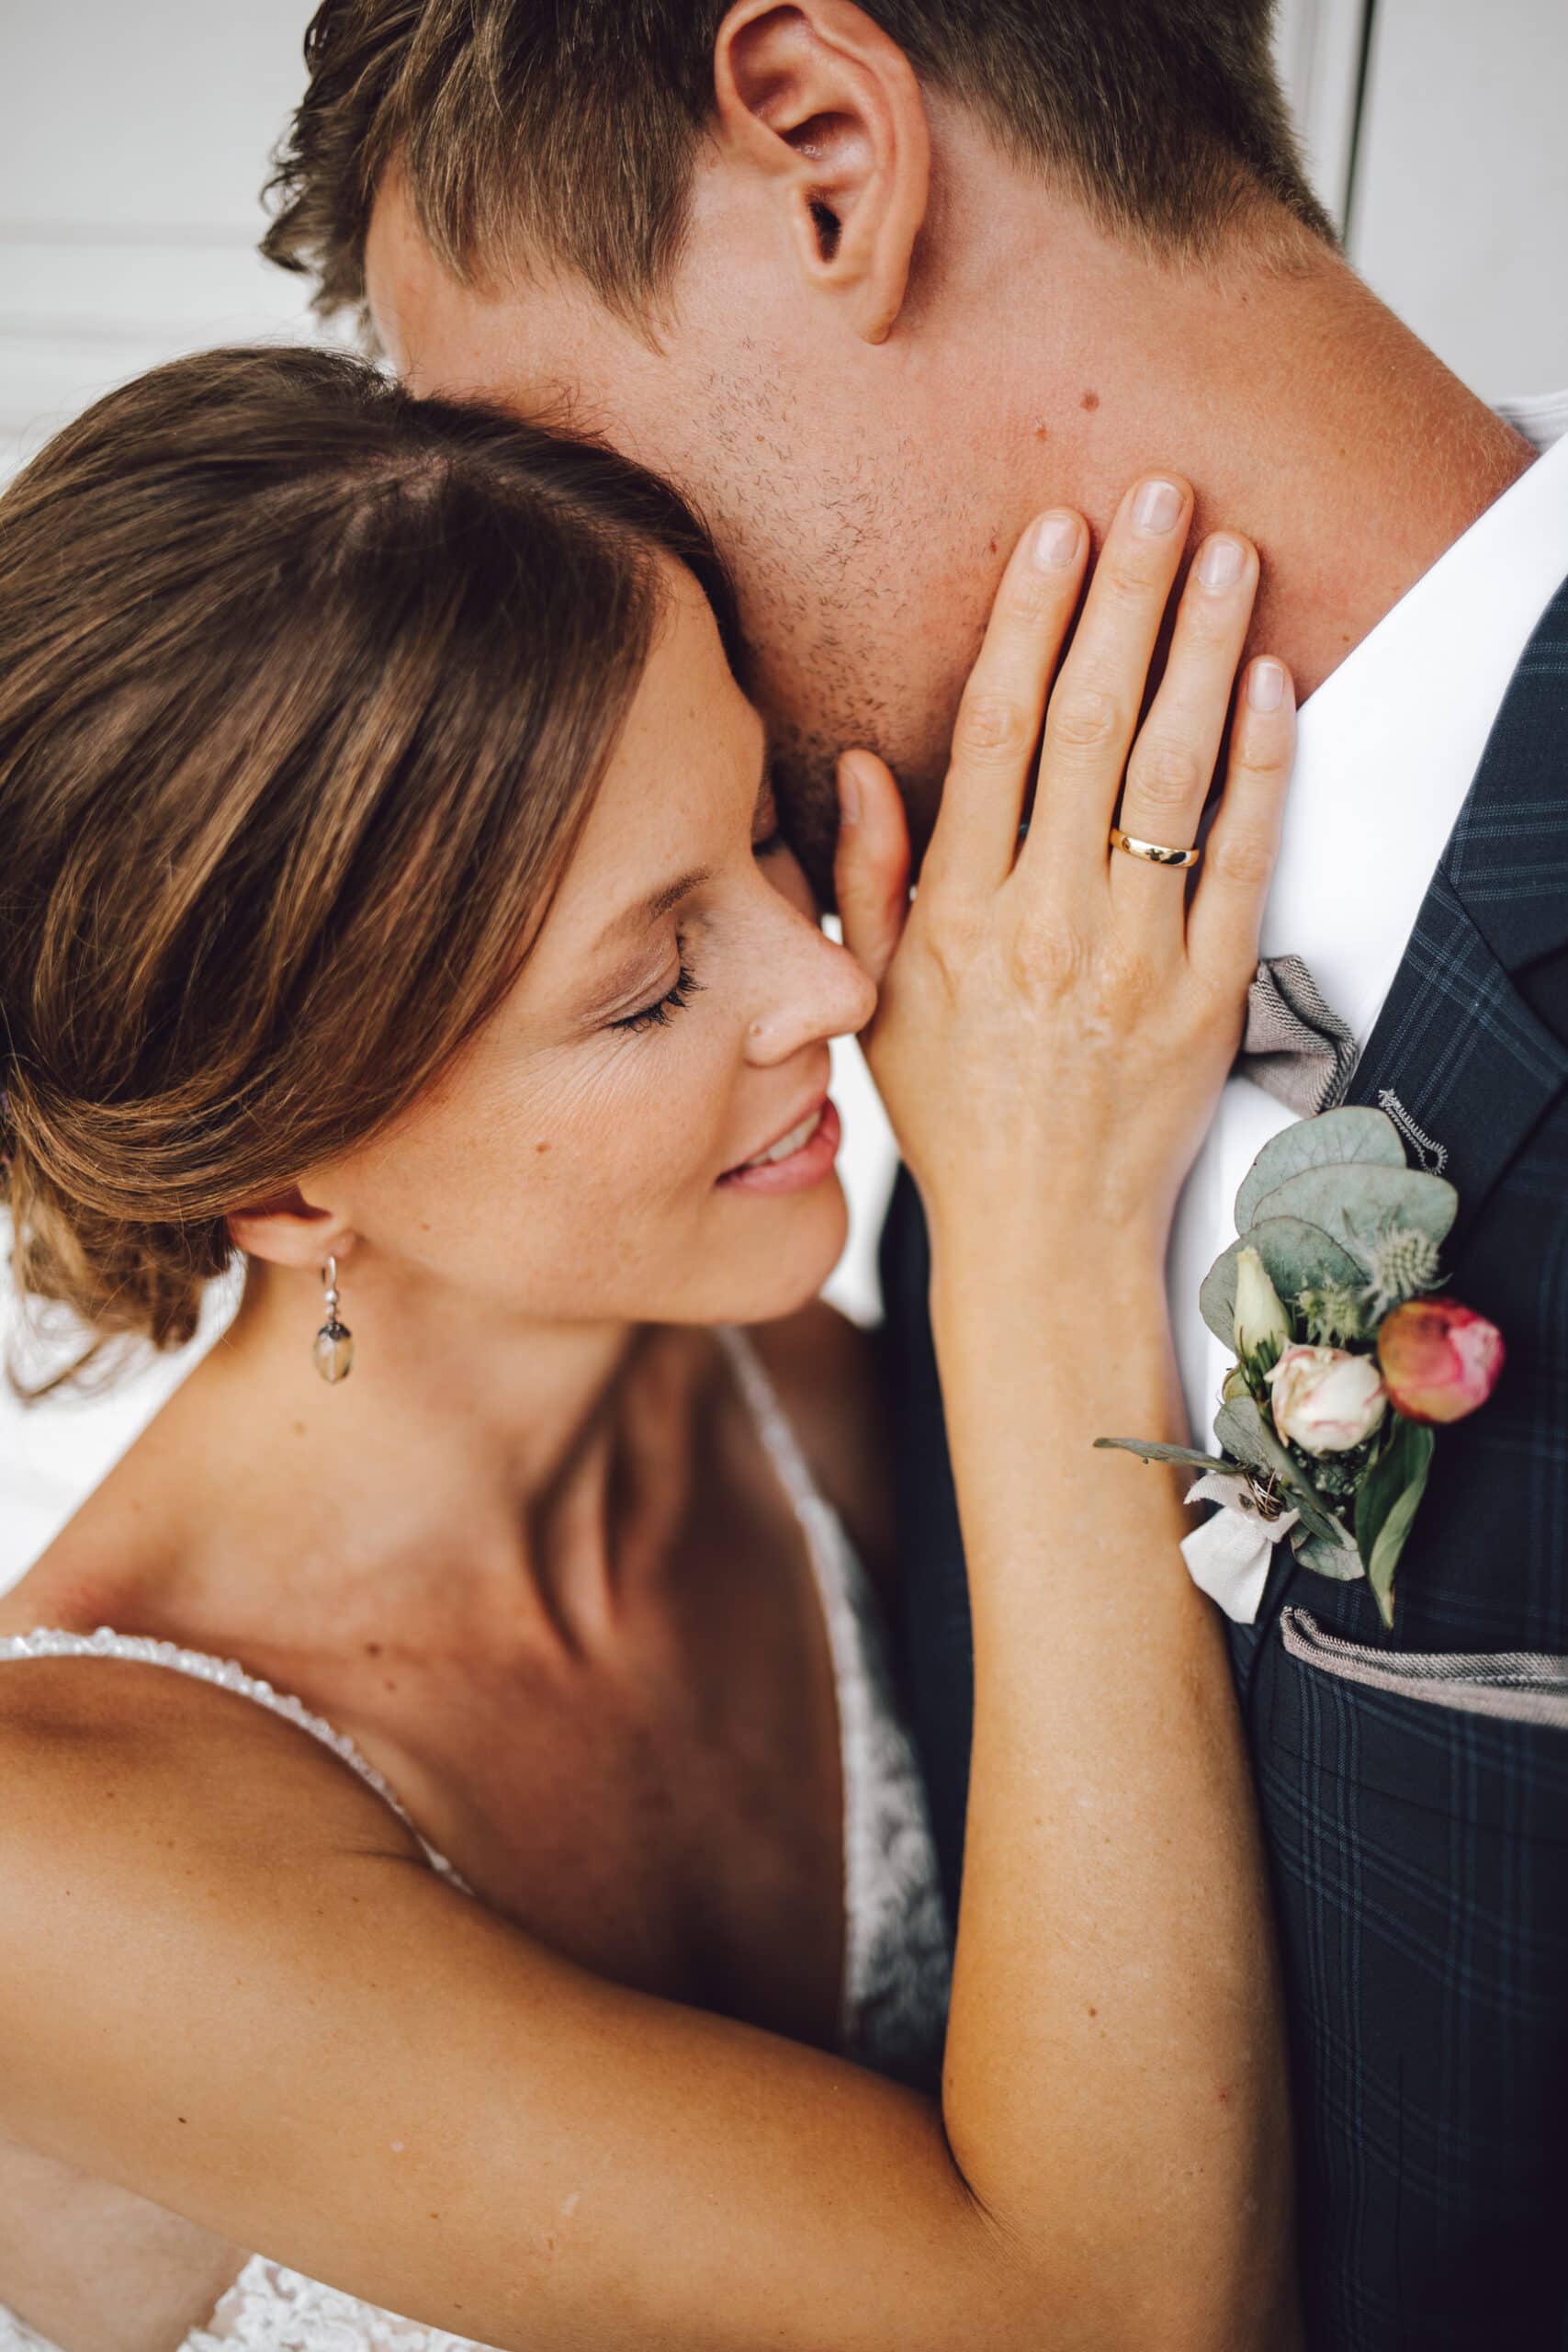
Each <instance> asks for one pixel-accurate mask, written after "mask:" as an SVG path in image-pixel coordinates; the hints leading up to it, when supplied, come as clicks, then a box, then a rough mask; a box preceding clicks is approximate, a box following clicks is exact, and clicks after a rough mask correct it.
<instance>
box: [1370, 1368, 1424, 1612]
mask: <svg viewBox="0 0 1568 2352" xmlns="http://www.w3.org/2000/svg"><path fill="white" fill-rule="evenodd" d="M1435 1444H1436V1441H1435V1439H1434V1438H1433V1435H1432V1432H1431V1430H1428V1429H1423V1428H1421V1427H1420V1426H1419V1424H1418V1423H1416V1422H1415V1421H1407V1420H1404V1419H1402V1418H1401V1417H1399V1416H1397V1415H1396V1416H1395V1418H1394V1422H1393V1436H1392V1437H1391V1438H1390V1440H1389V1442H1388V1443H1387V1445H1385V1446H1384V1448H1383V1450H1382V1453H1381V1454H1380V1455H1379V1456H1378V1458H1377V1460H1376V1461H1375V1462H1374V1463H1373V1464H1372V1466H1371V1469H1370V1470H1369V1471H1368V1473H1367V1476H1366V1477H1365V1479H1364V1480H1363V1481H1362V1484H1361V1491H1360V1493H1359V1495H1358V1497H1357V1498H1356V1542H1357V1545H1358V1548H1359V1551H1360V1553H1361V1556H1362V1557H1363V1559H1364V1560H1365V1561H1366V1564H1367V1579H1368V1582H1369V1583H1370V1584H1371V1588H1372V1595H1373V1598H1374V1599H1375V1600H1376V1601H1377V1604H1378V1613H1379V1615H1380V1616H1381V1617H1382V1621H1383V1623H1384V1624H1385V1625H1392V1624H1393V1572H1394V1570H1395V1568H1396V1567H1397V1566H1399V1555H1400V1554H1401V1552H1403V1551H1404V1544H1405V1539H1406V1537H1407V1536H1408V1535H1409V1533H1410V1530H1411V1527H1412V1525H1413V1524H1414V1522H1415V1519H1416V1511H1417V1510H1418V1509H1419V1508H1420V1503H1421V1498H1422V1496H1423V1495H1424V1494H1425V1493H1426V1491H1427V1476H1428V1475H1429V1473H1430V1471H1431V1467H1432V1454H1433V1451H1434V1447H1435Z"/></svg>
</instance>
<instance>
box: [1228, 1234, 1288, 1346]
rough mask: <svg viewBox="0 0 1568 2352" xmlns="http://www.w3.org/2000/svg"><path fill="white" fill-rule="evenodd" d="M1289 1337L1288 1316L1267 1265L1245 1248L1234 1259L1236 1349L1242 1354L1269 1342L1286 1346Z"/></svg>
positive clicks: (1253, 1252)
mask: <svg viewBox="0 0 1568 2352" xmlns="http://www.w3.org/2000/svg"><path fill="white" fill-rule="evenodd" d="M1290 1341H1291V1324H1290V1317H1288V1316H1287V1315H1286V1313H1285V1310H1284V1308H1283V1307H1282V1306H1280V1294H1279V1292H1278V1291H1277V1290H1276V1289H1275V1287H1274V1285H1273V1283H1271V1282H1270V1281H1269V1269H1268V1267H1267V1266H1266V1265H1265V1264H1264V1262H1263V1261H1262V1259H1261V1258H1260V1257H1259V1256H1258V1252H1257V1250H1243V1251H1242V1253H1241V1255H1240V1257H1239V1258H1238V1259H1237V1260H1236V1261H1235V1351H1236V1353H1237V1355H1238V1356H1241V1357H1243V1358H1245V1357H1247V1356H1251V1355H1256V1354H1257V1353H1258V1351H1259V1350H1260V1349H1262V1348H1266V1347H1268V1346H1269V1345H1270V1344H1272V1345H1273V1346H1274V1347H1275V1348H1285V1347H1289V1345H1290Z"/></svg>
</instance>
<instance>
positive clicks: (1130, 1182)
mask: <svg viewBox="0 0 1568 2352" xmlns="http://www.w3.org/2000/svg"><path fill="white" fill-rule="evenodd" d="M1191 513H1192V494H1191V492H1190V490H1189V489H1188V488H1187V487H1186V485H1185V484H1182V485H1177V484H1175V483H1172V482H1169V481H1163V480H1159V479H1154V480H1150V481H1144V482H1140V483H1138V484H1136V485H1135V486H1134V488H1133V489H1132V490H1131V491H1129V492H1128V493H1127V495H1126V497H1125V498H1124V499H1123V500H1122V505H1121V508H1120V510H1119V511H1118V513H1117V515H1116V518H1115V521H1114V522H1113V523H1112V525H1111V529H1110V532H1109V533H1108V535H1107V537H1106V541H1105V546H1104V549H1103V551H1102V553H1101V555H1100V561H1099V563H1098V565H1097V566H1096V568H1095V572H1094V579H1093V582H1092V584H1091V586H1090V588H1089V595H1088V598H1087V600H1086V602H1085V605H1084V610H1083V615H1082V618H1081V619H1080V621H1079V623H1078V627H1077V634H1076V636H1075V637H1074V639H1073V644H1072V649H1071V650H1070V652H1069V653H1068V654H1067V656H1066V660H1065V661H1062V660H1061V654H1062V648H1063V645H1064V643H1065V641H1066V636H1067V632H1068V628H1069V626H1070V624H1071V622H1072V618H1073V615H1074V613H1075V611H1076V609H1077V602H1078V594H1079V590H1080V586H1081V583H1082V581H1083V575H1084V569H1085V564H1086V561H1087V559H1088V553H1089V533H1088V530H1087V528H1086V526H1085V525H1084V522H1083V520H1082V518H1081V516H1079V515H1073V514H1069V513H1064V512H1060V511H1056V512H1053V513H1050V514H1047V515H1043V516H1041V517H1040V518H1039V519H1038V520H1037V521H1036V522H1034V523H1033V524H1032V525H1031V526H1030V528H1029V529H1028V530H1027V531H1026V532H1025V534H1024V536H1023V538H1022V539H1021V542H1020V544H1019V546H1018V548H1016V549H1015V551H1014V553H1013V556H1012V558H1011V560H1010V563H1009V565H1008V568H1007V571H1006V574H1005V575H1004V577H1003V580H1002V583H1001V587H1000V590H999V591H998V596H997V601H996V605H995V608H994V610H993V612H992V615H991V619H990V624H989V627H988V628H987V633H986V639H985V643H984V645H983V647H982V649H981V652H980V657H979V660H978V661H977V662H976V666H975V670H974V673H973V674H972V676H971V677H970V680H969V684H968V686H967V688H966V690H965V693H964V700H963V704H962V707H961V708H960V711H959V715H958V722H957V727H956V730H955V734H954V740H953V763H952V765H951V767H950V769H949V771H948V775H947V781H946V786H945V788H944V790H943V794H942V807H941V810H940V813H939V815H938V818H937V822H936V828H935V831H934V832H933V834H932V837H931V847H930V850H929V851H928V853H927V855H926V859H925V863H924V865H923V867H922V869H921V873H920V877H919V892H918V895H917V896H916V897H915V898H914V899H913V901H912V902H911V900H910V899H909V895H908V833H907V830H906V826H905V821H904V812H903V809H902V806H901V804H900V802H899V798H898V794H897V786H895V784H894V780H893V778H892V776H891V775H890V774H889V772H888V770H887V769H886V766H885V765H884V764H883V763H882V762H881V761H880V760H879V759H877V758H875V757H874V755H873V754H872V753H870V752H848V753H846V754H845V756H844V758H843V760H842V762H841V763H840V801H841V809H842V816H843V824H842V828H841V831H840V846H839V853H838V865H837V883H838V898H839V907H840V915H841V919H842V922H843V929H844V939H845V942H846V944H847V945H849V947H850V948H851V949H852V952H853V953H854V954H855V955H856V956H858V957H859V958H860V960H861V962H862V963H863V965H864V966H865V967H866V969H867V970H868V971H869V972H870V973H871V975H872V977H873V978H874V979H875V980H876V981H877V982H878V983H879V986H880V988H881V991H882V995H881V1001H880V1004H879V1006H878V1010H877V1012H876V1015H875V1018H874V1021H873V1023H872V1024H871V1027H870V1028H869V1030H868V1031H867V1032H866V1034H865V1037H864V1040H863V1043H864V1045H865V1047H866V1050H867V1053H868V1056H869V1057H870V1061H871V1067H872V1070H873V1073H874V1076H875V1078H876V1080H877V1083H878V1086H879V1087H880V1089H881V1091H882V1093H883V1097H884V1099H885V1101H886V1104H887V1108H888V1113H889V1115H890V1116H891V1118H892V1121H893V1124H894V1126H895V1128H896V1129H897V1135H898V1140H899V1143H900V1146H901V1148H902V1149H903V1152H904V1156H905V1159H906V1160H907V1161H908V1164H909V1166H910V1168H911V1169H912V1170H913V1172H914V1174H915V1177H916V1179H917V1181H918V1182H919V1186H920V1190H921V1193H922V1195H923V1196H924V1199H925V1203H926V1207H927V1211H928V1214H929V1215H930V1216H931V1221H932V1227H933V1234H934V1236H935V1238H936V1240H937V1243H938V1246H939V1248H940V1247H941V1245H942V1238H943V1236H944V1233H946V1232H947V1231H949V1230H951V1229H953V1228H954V1227H957V1228H959V1229H962V1230H965V1231H967V1230H969V1229H971V1228H975V1227H978V1226H980V1225H981V1224H982V1222H983V1223H984V1225H985V1226H986V1227H989V1228H990V1229H992V1230H993V1231H994V1230H995V1227H996V1220H997V1219H998V1217H1001V1218H1003V1219H1004V1221H1006V1220H1010V1219H1012V1218H1014V1217H1015V1216H1017V1215H1018V1214H1022V1215H1024V1216H1027V1217H1029V1218H1031V1219H1032V1220H1033V1222H1034V1224H1035V1225H1036V1226H1039V1227H1041V1230H1042V1233H1043V1238H1046V1239H1047V1240H1048V1241H1049V1242H1051V1243H1052V1244H1056V1243H1060V1244H1063V1245H1066V1244H1068V1243H1070V1242H1071V1241H1073V1240H1074V1238H1076V1237H1077V1236H1078V1235H1080V1234H1085V1233H1088V1232H1090V1231H1094V1232H1099V1233H1101V1234H1104V1233H1107V1232H1113V1233H1116V1234H1119V1235H1121V1236H1122V1237H1123V1238H1124V1237H1125V1236H1126V1234H1127V1233H1128V1230H1129V1228H1131V1229H1132V1230H1133V1231H1134V1232H1135V1233H1137V1234H1138V1235H1139V1236H1140V1237H1141V1238H1143V1239H1144V1240H1145V1241H1146V1242H1147V1243H1148V1244H1149V1245H1150V1247H1151V1248H1153V1249H1155V1250H1163V1248H1164V1244H1165V1239H1166V1236H1167V1231H1168V1224H1169V1219H1170V1215H1171V1211H1172V1208H1173V1206H1174V1203H1175V1200H1176V1196H1177V1193H1178V1191H1179V1187H1180V1184H1181V1182H1182V1179H1183V1177H1184V1176H1185V1175H1186V1172H1187V1170H1188V1168H1189V1166H1190V1162H1191V1159H1192V1157H1193V1155H1194V1153H1195V1151H1196V1149H1197V1147H1198V1144H1199V1142H1200V1141H1201V1136H1202V1134H1203V1130H1204V1126H1205V1125H1206V1123H1207V1121H1208V1118H1209V1116H1210V1114H1211V1112H1212V1110H1213V1103H1214V1101H1215V1098H1216V1096H1217V1095H1218V1093H1219V1091H1220V1088H1221V1086H1222V1085H1223V1084H1224V1078H1225V1074H1226V1072H1227V1071H1228V1069H1230V1066H1231V1063H1232V1061H1233V1059H1234V1057H1235V1051H1236V1046H1237V1045H1238V1043H1239V1040H1240V1036H1241V1032H1242V1026H1243V1016H1244V1009H1245V1003H1246V996H1247V986H1248V983H1249V982H1250V980H1251V979H1252V977H1253V974H1254V971H1255V970H1256V968H1257V960H1258V923H1259V920H1260V918H1261V914H1262V909H1263V900H1264V897H1265V894H1266V891H1267V888H1268V885H1269V877H1270V876H1271V874H1272V871H1273V865H1274V858H1275V853H1276V848H1277V844H1278V839H1279V830H1280V813H1281V809H1282V806H1283V798H1284V788H1285V784H1286V780H1287V777H1288V775H1289V773H1290V768H1291V763H1292V755H1293V751H1294V737H1295V718H1294V703H1293V697H1292V690H1291V680H1290V677H1289V673H1287V672H1286V670H1285V668H1284V667H1283V665H1282V664H1281V663H1280V662H1277V661H1273V660H1270V659H1262V660H1258V661H1254V662H1251V663H1250V664H1249V665H1248V667H1247V673H1246V675H1245V678H1244V680H1243V683H1242V689H1241V693H1240V695H1239V697H1238V699H1237V707H1236V715H1235V726H1234V729H1233V731H1232V738H1231V747H1230V754H1229V762H1228V767H1227V771H1226V778H1225V787H1224V796H1223V798H1222V800H1221V803H1220V808H1219V813H1218V816H1217V819H1216V820H1215V822H1214V825H1213V831H1212V832H1211V834H1210V836H1209V840H1208V843H1207V847H1206V850H1205V852H1204V855H1203V861H1202V864H1201V866H1200V867H1199V869H1198V875H1197V887H1196V888H1195V889H1194V890H1191V891H1189V888H1188V882H1189V876H1188V874H1187V873H1186V872H1184V871H1182V870H1181V869H1179V868H1176V867H1172V866H1169V865H1155V864H1151V863H1148V862H1145V861H1144V860H1141V859H1139V858H1136V857H1134V856H1131V855H1129V854H1126V853H1124V852H1122V851H1120V850H1116V849H1113V848H1112V847H1111V826H1112V824H1113V823H1120V825H1121V826H1122V829H1123V830H1124V831H1126V832H1127V833H1128V834H1130V835H1131V836H1133V837H1134V839H1137V840H1141V841H1145V842H1157V843H1160V844H1162V845H1168V846H1169V847H1172V848H1176V849H1185V848H1187V847H1188V846H1189V845H1190V844H1191V843H1192V842H1193V841H1194V840H1195V838H1196V836H1197V832H1198V827H1199V820H1200V819H1201V815H1202V811H1203V806H1204V802H1205V799H1206V797H1207V796H1208V792H1209V787H1210V783H1211V779H1212V778H1213V775H1214V771H1215V767H1216V763H1217V762H1218V759H1219V754H1220V748H1221V741H1222V738H1223V736H1224V728H1225V721H1226V717H1227V714H1228V712H1229V709H1230V705H1231V696H1232V690H1233V687H1234V686H1235V679H1236V670H1237V665H1238V664H1239V662H1240V661H1241V656H1242V649H1243V646H1244V644H1245V642H1246V639H1247V628H1248V625H1249V623H1250V620H1251V616H1252V607H1253V603H1254V599H1255V597H1256V595H1257V591H1258V556H1257V551H1256V549H1255V548H1253V547H1252V546H1251V545H1250V543H1249V542H1248V541H1247V540H1246V539H1244V538H1240V537H1236V536H1235V534H1232V533H1229V532H1223V533H1216V534H1215V535H1214V536H1213V537H1210V538H1208V539H1206V540H1205V541H1204V543H1203V545H1202V547H1201V548H1200V550H1199V553H1198V557H1197V560H1196V561H1195V562H1194V564H1193V566H1192V569H1191V572H1190V576H1189V578H1188V581H1187V583H1186V587H1185V589H1184V591H1183V593H1182V596H1181V600H1180V605H1179V610H1178V613H1177V618H1176V627H1175V633H1174V637H1173V639H1172V642H1171V649H1170V654H1169V659H1168V662H1167V665H1166V671H1165V675H1164V677H1163V679H1162V681H1161V683H1160V686H1159V690H1158V692H1157V694H1156V695H1155V698H1154V702H1153V704H1152V706H1151V707H1150V709H1149V712H1148V715H1147V717H1146V718H1145V720H1144V722H1143V724H1142V726H1140V725H1139V723H1138V714H1139V711H1140V709H1141V708H1142V707H1143V702H1144V697H1145V688H1146V683H1147V678H1148V673H1149V666H1150V662H1151V660H1152V658H1153V655H1154V651H1155V647H1156V639H1158V637H1159V633H1160V628H1161V625H1162V622H1163V619H1164V616H1165V613H1166V609H1167V606H1168V602H1169V598H1170V594H1171V590H1172V587H1173V585H1174V582H1175V580H1176V575H1177V571H1178V567H1179V563H1180V560H1181V556H1182V552H1183V549H1184V548H1185V545H1186V540H1187V532H1188V526H1189V524H1190V518H1191ZM1058 663H1060V668H1059V672H1058ZM1053 677H1055V685H1054V686H1053V684H1052V681H1053ZM1042 721H1043V726H1044V739H1043V751H1042V752H1041V753H1040V756H1039V761H1038V766H1036V759H1035V748H1036V744H1037V742H1038V741H1039V740H1040V733H1041V726H1042ZM1032 781H1033V786H1034V790H1033V801H1032V809H1030V808H1028V802H1029V793H1030V786H1031V782H1032ZM1118 802H1120V804H1121V808H1120V815H1118ZM1026 809H1027V810H1028V815H1029V825H1028V831H1027V835H1026V837H1025V839H1024V840H1023V841H1022V842H1020V840H1019V827H1020V820H1021V819H1022V818H1023V816H1024V815H1025V813H1026ZM1008 1238H1009V1239H1010V1241H1013V1242H1016V1240H1017V1239H1018V1238H1019V1237H1018V1235H1017V1232H1016V1230H1015V1229H1014V1227H1013V1226H1012V1225H1009V1227H1008Z"/></svg>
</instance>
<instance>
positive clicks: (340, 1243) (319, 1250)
mask: <svg viewBox="0 0 1568 2352" xmlns="http://www.w3.org/2000/svg"><path fill="white" fill-rule="evenodd" d="M225 1222H226V1224H227V1225H228V1227H229V1238H230V1240H231V1242H232V1243H233V1244H234V1247H235V1249H236V1250H243V1251H244V1253H245V1255H246V1257H247V1258H265V1260H266V1261H267V1262H268V1263H269V1264H270V1265H274V1266H324V1265H325V1264H326V1262H327V1260H328V1259H329V1258H346V1257H347V1255H348V1253H349V1251H350V1250H352V1248H353V1247H354V1238H355V1237H354V1229H353V1227H351V1226H350V1225H349V1224H348V1223H347V1222H346V1220H345V1219H344V1218H343V1217H341V1216H337V1215H335V1214H334V1212H333V1210H331V1209H317V1208H312V1207H311V1206H310V1202H309V1201H308V1200H307V1199H306V1198H305V1195H304V1193H301V1192H300V1190H299V1187H298V1185H290V1186H289V1187H288V1190H287V1191H285V1192H282V1193H275V1194H274V1195H273V1196H272V1197H271V1198H270V1199H269V1200H265V1201H254V1202H252V1203H251V1204H250V1205H249V1206H248V1207H246V1208H243V1209H231V1210H230V1212H229V1215H228V1217H227V1218H226V1219H225Z"/></svg>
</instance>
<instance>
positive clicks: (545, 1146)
mask: <svg viewBox="0 0 1568 2352" xmlns="http://www.w3.org/2000/svg"><path fill="white" fill-rule="evenodd" d="M534 1148H535V1150H536V1151H538V1152H545V1151H548V1149H549V1145H548V1144H547V1143H536V1145H535V1146H534Z"/></svg>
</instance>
